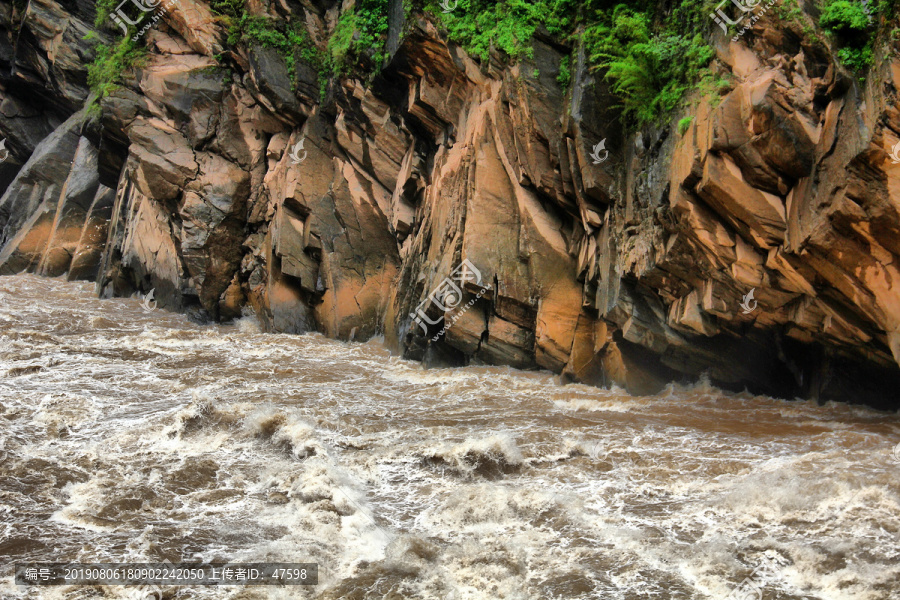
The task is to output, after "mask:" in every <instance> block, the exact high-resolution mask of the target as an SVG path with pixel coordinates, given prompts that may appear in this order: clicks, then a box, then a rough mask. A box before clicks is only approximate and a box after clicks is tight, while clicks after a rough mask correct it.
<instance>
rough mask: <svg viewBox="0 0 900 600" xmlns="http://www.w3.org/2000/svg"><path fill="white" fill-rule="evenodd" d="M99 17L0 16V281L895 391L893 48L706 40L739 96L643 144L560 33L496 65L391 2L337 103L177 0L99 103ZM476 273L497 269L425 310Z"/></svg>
mask: <svg viewBox="0 0 900 600" xmlns="http://www.w3.org/2000/svg"><path fill="white" fill-rule="evenodd" d="M269 10H270V11H271V12H270V14H271V15H272V16H273V17H276V18H279V17H286V16H287V15H288V13H289V12H290V13H292V16H293V17H294V18H295V19H296V18H297V17H298V12H299V13H302V15H303V17H302V19H301V20H302V21H303V22H305V23H306V24H307V27H308V29H309V34H310V38H311V39H312V40H315V41H316V43H318V44H324V40H325V39H327V36H328V34H329V32H330V28H332V27H333V25H334V22H335V17H336V15H337V12H338V11H339V10H340V7H339V5H338V4H336V3H332V2H311V1H306V2H302V3H300V4H298V5H294V4H291V5H290V7H289V5H288V4H283V3H274V4H273V5H272V6H271V7H270V9H269ZM92 11H93V9H92V7H90V6H88V5H87V4H86V3H85V4H84V5H82V3H77V4H74V3H69V4H59V3H57V2H55V1H54V0H30V1H29V2H28V3H27V5H26V8H25V9H22V8H21V7H17V6H16V5H14V6H7V5H4V7H3V8H2V9H0V27H2V28H3V29H2V35H0V68H2V71H3V79H2V82H0V86H2V87H0V136H3V137H5V138H6V139H8V140H9V146H8V147H10V148H11V150H12V153H11V157H10V159H9V160H8V161H7V162H6V163H4V165H3V168H4V169H6V170H5V171H0V185H3V186H4V187H5V193H4V194H3V196H2V198H0V245H2V252H0V272H2V273H5V274H10V273H17V272H21V271H31V272H36V273H40V274H43V275H47V276H61V275H66V276H68V277H69V278H70V279H86V280H92V281H95V282H96V284H97V291H98V293H99V294H100V295H101V296H104V297H110V296H126V295H130V294H133V293H135V292H143V293H146V292H148V291H149V290H151V289H153V290H155V296H156V298H157V299H158V301H159V302H160V304H161V305H162V306H164V307H167V308H169V309H172V310H188V311H191V312H193V313H195V314H197V315H199V316H203V317H205V318H210V319H219V320H223V319H230V318H234V317H237V316H239V315H241V314H242V313H244V312H246V311H247V310H252V311H253V312H255V313H256V314H257V315H258V316H259V318H260V320H261V321H262V322H263V323H264V325H265V326H266V327H267V328H268V329H269V330H272V331H281V332H291V333H303V332H307V331H319V332H322V333H324V334H325V335H327V336H330V337H334V338H337V339H343V340H350V339H356V340H365V339H369V338H371V337H373V336H378V335H383V336H384V339H385V342H386V344H387V345H388V346H389V347H390V348H392V349H393V350H395V351H396V352H398V353H401V354H403V355H404V356H406V357H410V358H414V359H421V360H424V361H425V362H426V363H428V364H457V365H459V364H468V363H487V364H501V365H512V366H515V367H519V368H543V369H549V370H551V371H554V372H557V373H560V374H561V375H562V376H563V378H564V380H566V381H579V382H584V383H589V384H595V385H610V384H616V385H620V386H623V387H626V388H627V389H628V390H629V391H632V392H633V393H653V392H655V391H658V390H659V389H660V388H661V387H662V386H663V385H665V384H666V383H667V382H670V381H692V380H695V379H697V378H698V377H700V376H702V375H704V374H706V376H708V377H709V378H710V379H711V380H712V381H713V382H715V383H717V384H719V385H723V386H725V387H729V388H735V389H742V388H745V387H746V388H749V389H750V390H752V391H757V392H764V393H768V394H774V395H778V396H783V397H794V396H800V397H809V398H817V399H822V400H826V399H834V400H844V401H863V402H868V403H871V404H874V405H876V406H883V407H896V406H898V402H897V400H896V394H895V389H897V386H898V384H900V368H898V361H900V294H898V292H897V290H895V289H894V287H893V284H894V281H895V280H896V278H897V277H898V276H900V272H898V267H897V264H898V263H897V260H896V258H897V257H898V256H900V235H898V227H900V214H898V207H900V164H896V163H895V162H894V161H892V159H891V158H890V151H891V149H892V147H893V146H894V145H895V144H897V143H898V142H900V111H898V89H900V59H898V58H897V49H898V48H897V47H891V46H887V45H882V46H879V47H877V48H876V61H875V67H873V69H872V71H871V73H870V74H869V76H868V78H867V79H866V83H865V84H861V83H860V82H859V81H858V80H857V79H856V78H855V77H854V76H852V75H851V74H849V73H848V72H847V71H846V70H845V69H843V68H842V67H841V66H840V65H839V64H838V62H837V61H836V60H835V58H834V54H833V52H832V51H831V49H830V48H829V47H828V46H826V45H825V44H824V43H823V42H820V41H817V40H815V39H812V38H810V36H804V35H803V33H802V31H801V25H800V24H791V23H781V22H777V21H775V20H774V19H775V17H774V16H773V15H766V16H764V17H763V18H762V19H761V20H760V21H759V22H758V24H757V25H756V26H754V28H753V30H751V31H750V32H748V33H747V34H746V35H745V36H743V37H742V38H740V39H739V40H738V41H736V42H733V41H731V40H730V39H728V38H726V37H724V36H722V37H720V38H714V40H713V41H714V42H715V43H716V44H717V45H716V51H717V64H718V65H719V68H720V69H721V71H722V72H721V73H720V75H722V76H726V77H727V78H728V79H729V80H730V82H731V84H730V88H729V89H728V90H726V91H725V92H724V93H722V94H721V95H717V96H716V97H715V98H710V97H709V96H703V95H701V94H700V93H699V92H698V93H697V94H696V95H695V97H693V98H691V99H690V100H689V102H688V104H687V105H686V107H685V108H684V109H682V111H681V113H680V114H678V115H674V116H675V117H684V116H691V117H693V119H692V121H691V124H690V125H689V126H688V127H687V129H686V131H683V134H679V133H678V132H677V131H676V128H675V126H674V125H671V126H665V127H661V128H656V129H647V130H644V131H640V132H636V133H628V132H626V131H624V130H623V129H622V128H621V126H619V125H618V123H619V115H618V113H617V109H616V108H615V105H616V104H617V103H616V101H615V99H614V98H612V97H611V96H610V95H609V94H608V93H607V91H606V88H605V85H604V82H603V81H602V79H599V78H598V77H597V75H596V74H594V73H592V72H591V71H590V70H589V69H588V68H586V66H585V64H584V63H585V57H584V52H583V50H582V49H580V48H568V47H563V46H560V45H559V44H558V43H557V42H554V41H553V40H551V39H550V38H549V37H545V36H541V35H538V36H537V37H536V38H535V39H533V40H532V46H533V50H534V53H533V58H532V59H527V60H522V61H521V62H518V63H515V64H511V63H510V62H509V61H508V60H507V59H505V58H504V57H503V56H501V55H499V54H494V55H492V56H491V58H490V60H489V61H488V62H487V63H479V62H477V61H475V60H473V59H472V58H471V57H470V56H468V55H467V54H466V53H465V52H464V51H463V50H462V49H460V48H459V47H457V46H456V45H454V44H452V43H449V42H447V40H446V38H445V36H444V35H442V33H441V32H440V31H439V30H438V28H437V27H436V26H435V25H434V23H432V22H431V21H430V20H428V18H427V17H426V16H425V15H421V14H413V15H412V16H410V17H409V18H408V20H407V21H406V22H398V19H400V20H402V19H403V18H404V16H403V11H393V13H392V15H393V17H392V19H393V22H392V28H391V31H392V32H393V34H392V35H393V37H392V39H391V40H389V44H388V48H389V49H390V50H392V54H391V56H390V59H389V61H388V62H387V63H386V65H385V66H384V68H383V69H381V70H380V71H379V73H378V75H377V76H376V77H374V79H373V80H372V81H367V80H361V79H357V78H353V77H346V78H343V79H341V80H339V81H333V82H332V84H331V85H330V87H329V88H328V89H327V91H326V93H325V95H324V97H323V95H322V94H321V93H320V86H319V83H318V81H317V73H316V70H315V69H314V68H313V66H312V65H308V64H305V63H303V61H302V60H301V59H300V57H299V56H298V58H297V65H296V68H295V69H293V70H292V71H289V70H288V68H287V67H286V65H285V63H284V60H283V59H282V58H281V57H280V56H279V55H278V54H277V53H275V52H274V51H272V50H269V49H266V48H263V47H254V46H252V45H251V46H250V47H247V48H237V49H236V48H231V47H228V45H227V44H226V41H225V39H226V32H225V29H224V26H223V25H222V23H221V22H220V21H219V20H217V19H216V18H215V15H213V14H212V12H211V11H210V9H209V7H208V6H207V5H206V4H204V3H203V2H199V1H193V0H181V2H180V4H179V5H178V6H177V7H176V8H174V9H173V10H172V11H170V12H169V13H168V14H167V15H166V16H165V17H164V19H163V20H161V21H160V22H159V24H158V25H157V26H156V27H155V28H153V29H151V30H150V31H149V32H148V33H147V36H146V37H147V46H148V48H149V56H148V59H147V61H146V62H145V63H144V64H143V65H142V66H140V67H138V68H136V69H135V71H134V73H132V75H133V77H132V81H133V83H132V84H131V85H128V86H126V87H123V88H120V89H119V90H116V91H115V92H113V93H112V94H111V95H109V96H108V97H106V98H103V99H102V100H100V101H99V103H98V105H99V110H98V109H96V108H89V107H88V105H89V104H90V103H91V99H90V98H88V90H87V88H86V72H85V68H86V63H87V62H88V61H89V60H91V59H92V58H93V52H94V44H96V42H93V43H92V42H89V41H85V39H84V38H85V34H86V33H87V32H88V31H91V30H92V27H91V26H90V25H89V24H90V23H92V22H93V17H94V15H93V14H92ZM401 33H402V35H401ZM96 37H97V39H98V40H101V41H102V40H104V39H108V38H106V36H105V34H104V33H102V32H96ZM570 53H571V55H572V57H573V69H572V71H573V78H572V79H573V80H572V83H571V86H570V88H569V89H563V88H562V87H561V86H560V84H559V83H558V82H557V79H558V75H559V71H560V65H561V61H562V59H563V58H564V57H565V56H567V55H569V54H570ZM292 76H293V78H292ZM674 120H677V119H673V121H674ZM601 141H605V147H606V150H607V151H608V155H607V154H603V153H602V152H600V153H599V154H598V153H596V152H595V151H594V150H593V149H594V148H595V147H596V146H597V144H598V143H600V142H601ZM592 153H594V156H593V157H592ZM601 155H602V156H601ZM599 158H604V159H605V160H602V161H599V160H597V159H599ZM3 177H6V179H5V180H3V179H2V178H3ZM0 189H3V188H0ZM463 261H468V264H471V265H473V266H474V267H475V268H476V270H477V272H478V274H479V275H480V279H479V280H478V281H474V280H471V279H470V280H469V281H467V282H465V284H464V285H463V284H460V285H461V292H462V293H461V297H460V298H452V300H453V302H445V303H444V304H441V303H440V302H438V303H436V302H432V301H429V298H430V297H431V298H433V296H430V294H431V293H432V291H433V290H436V289H438V288H440V286H441V285H442V284H445V282H446V279H447V278H448V277H450V276H451V274H452V273H453V272H454V270H456V269H457V268H458V267H459V265H460V264H462V263H463ZM486 288H487V291H486V292H485V289H486ZM751 291H752V292H753V299H752V300H749V299H747V294H748V293H749V292H751ZM445 300H446V298H445ZM745 300H746V301H745ZM742 302H743V308H742ZM457 304H459V306H460V308H461V307H462V306H466V307H467V310H465V311H461V310H459V309H453V308H450V309H449V310H447V311H446V312H445V311H444V310H441V308H440V307H441V306H456V305H457ZM750 309H752V310H750ZM417 310H420V311H421V314H422V315H424V317H425V318H424V320H423V319H421V318H418V317H417V318H416V319H414V318H413V317H414V316H416V311H417ZM450 320H452V321H453V325H452V327H449V328H447V331H446V332H445V333H444V334H443V335H436V334H438V333H439V332H440V330H441V329H442V327H443V325H442V323H445V322H449V321H450ZM419 323H424V325H420V324H419Z"/></svg>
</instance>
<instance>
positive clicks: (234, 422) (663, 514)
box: [0, 276, 900, 600]
mask: <svg viewBox="0 0 900 600" xmlns="http://www.w3.org/2000/svg"><path fill="white" fill-rule="evenodd" d="M898 393H900V391H898ZM898 442H900V416H898V415H897V414H886V413H881V412H877V411H874V410H870V409H867V408H862V407H858V406H849V405H845V404H840V403H838V404H829V405H825V406H818V405H817V404H816V403H814V402H800V401H782V400H775V399H772V398H767V397H760V396H753V395H750V394H732V393H725V392H722V391H720V390H718V389H716V388H714V387H712V386H709V385H703V384H698V385H695V386H692V387H678V386H671V387H670V388H669V389H667V390H666V391H664V392H663V393H661V394H659V395H658V396H655V397H652V398H637V397H631V396H629V395H627V394H626V393H625V392H623V391H621V390H615V389H614V390H602V389H596V388H592V387H587V386H581V385H559V383H558V381H557V379H556V378H555V377H554V376H553V375H552V374H550V373H545V372H524V371H516V370H514V369H508V368H499V367H483V366H473V367H467V368H457V369H431V370H424V369H423V368H422V367H421V366H420V365H419V364H418V363H414V362H410V361H406V360H402V359H399V358H397V357H395V356H391V354H390V353H389V352H388V351H387V350H385V348H384V347H383V346H382V345H381V343H379V342H377V341H371V342H368V343H343V342H336V341H333V340H328V339H325V338H324V337H322V336H320V335H312V334H310V335H301V336H294V335H272V334H264V333H261V332H260V330H259V326H258V325H257V323H256V321H255V320H254V319H253V318H252V317H246V318H244V319H241V320H240V321H238V322H236V323H233V324H227V325H198V324H195V323H193V322H191V321H190V320H189V319H188V318H187V317H185V316H184V315H179V314H173V313H168V312H165V311H162V310H155V311H153V312H148V311H145V310H144V309H143V308H142V304H141V301H140V300H138V299H112V300H99V299H97V298H95V297H94V296H93V286H92V285H89V284H81V283H78V284H73V283H68V282H64V281H59V280H51V279H41V278H37V277H33V276H16V277H5V278H0V568H2V571H0V598H3V599H7V598H48V599H64V598H65V599H82V598H85V599H86V598H123V599H124V598H135V597H136V595H135V588H133V587H125V586H61V587H35V586H27V587H26V586H16V585H15V583H14V581H13V578H12V565H13V564H15V563H25V562H63V561H75V562H80V563H104V562H162V561H163V560H171V561H174V562H192V561H219V562H228V561H237V562H241V561H243V562H265V561H273V562H274V561H280V562H316V563H318V564H319V584H318V585H317V586H314V587H296V586H295V587H290V588H279V587H235V586H231V587H203V586H194V587H172V588H166V589H165V591H164V597H165V598H235V599H238V598H240V599H251V598H320V599H326V598H327V599H338V598H351V599H355V598H360V599H361V598H384V599H401V598H428V599H440V600H444V599H458V600H463V599H500V598H509V599H534V600H553V599H563V598H597V599H604V600H605V599H611V600H612V599H623V600H624V599H639V598H640V599H645V598H652V599H658V600H667V599H675V598H681V599H689V598H698V599H702V598H721V599H725V598H728V597H729V595H731V596H730V598H732V599H735V598H740V599H741V600H750V599H753V600H756V599H757V598H766V599H792V598H797V599H799V598H809V599H813V598H818V599H859V600H862V599H867V600H868V599H872V600H874V599H896V598H900V447H898ZM895 448H896V450H895Z"/></svg>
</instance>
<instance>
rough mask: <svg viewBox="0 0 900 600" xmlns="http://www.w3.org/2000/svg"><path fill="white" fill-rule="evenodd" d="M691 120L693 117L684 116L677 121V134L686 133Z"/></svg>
mask: <svg viewBox="0 0 900 600" xmlns="http://www.w3.org/2000/svg"><path fill="white" fill-rule="evenodd" d="M693 122H694V117H685V118H683V119H681V120H680V121H678V135H684V134H685V133H687V130H688V128H689V127H690V126H691V123H693Z"/></svg>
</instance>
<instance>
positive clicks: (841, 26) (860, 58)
mask: <svg viewBox="0 0 900 600" xmlns="http://www.w3.org/2000/svg"><path fill="white" fill-rule="evenodd" d="M881 8H882V7H881V6H879V9H881ZM879 9H873V8H871V7H869V6H864V5H863V4H862V2H860V1H859V0H827V1H826V2H825V3H824V5H823V6H822V13H821V16H820V17H819V24H820V25H821V26H822V27H823V28H824V29H826V30H827V31H829V32H831V33H832V34H833V35H834V36H835V41H836V42H837V44H838V45H839V46H840V49H839V50H838V52H837V57H838V60H839V61H840V62H841V63H842V64H843V65H844V66H846V67H847V68H848V69H851V70H853V71H856V72H857V73H862V72H863V71H865V70H866V69H868V67H870V66H871V65H872V60H873V52H872V38H871V34H872V30H873V29H874V26H873V16H874V14H875V11H876V10H879Z"/></svg>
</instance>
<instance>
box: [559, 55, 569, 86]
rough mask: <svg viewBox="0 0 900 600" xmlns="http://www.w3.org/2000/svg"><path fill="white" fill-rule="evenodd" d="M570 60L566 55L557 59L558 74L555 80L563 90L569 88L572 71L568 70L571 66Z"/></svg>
mask: <svg viewBox="0 0 900 600" xmlns="http://www.w3.org/2000/svg"><path fill="white" fill-rule="evenodd" d="M571 62H572V59H571V58H570V57H568V56H564V57H563V59H562V60H561V61H559V75H557V76H556V82H557V83H558V84H559V87H561V88H562V89H563V90H564V91H565V90H567V89H569V84H571V83H572V73H571V71H570V70H569V69H570V68H571V66H570V63H571Z"/></svg>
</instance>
